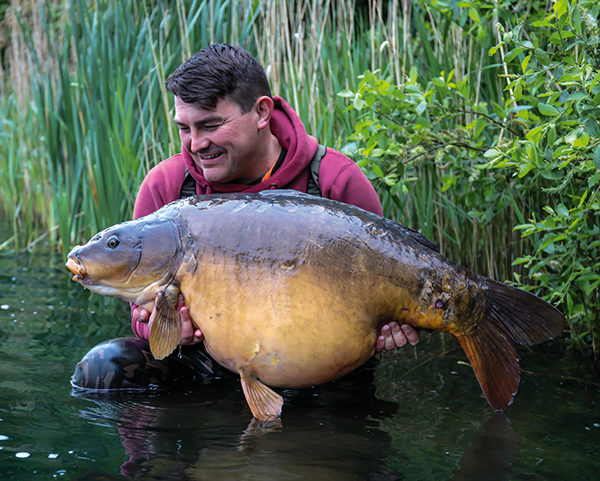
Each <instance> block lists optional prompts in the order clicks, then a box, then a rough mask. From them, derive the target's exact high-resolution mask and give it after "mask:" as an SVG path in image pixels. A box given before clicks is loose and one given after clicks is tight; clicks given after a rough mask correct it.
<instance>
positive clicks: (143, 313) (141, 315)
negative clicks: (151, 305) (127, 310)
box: [131, 306, 150, 322]
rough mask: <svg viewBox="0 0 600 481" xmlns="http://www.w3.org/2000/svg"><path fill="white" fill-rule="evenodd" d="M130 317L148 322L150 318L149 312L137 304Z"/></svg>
mask: <svg viewBox="0 0 600 481" xmlns="http://www.w3.org/2000/svg"><path fill="white" fill-rule="evenodd" d="M131 317H132V318H133V320H134V321H139V322H148V321H149V320H150V313H149V312H148V311H147V310H146V309H144V308H143V307H140V306H137V307H136V308H135V309H134V310H133V311H131Z"/></svg>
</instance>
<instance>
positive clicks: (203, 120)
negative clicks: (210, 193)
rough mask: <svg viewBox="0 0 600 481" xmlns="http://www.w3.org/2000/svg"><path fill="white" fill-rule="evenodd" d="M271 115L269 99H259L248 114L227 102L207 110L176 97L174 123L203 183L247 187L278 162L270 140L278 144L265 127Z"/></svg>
mask: <svg viewBox="0 0 600 481" xmlns="http://www.w3.org/2000/svg"><path fill="white" fill-rule="evenodd" d="M272 112H273V101H272V100H271V99H270V98H269V97H260V98H258V99H257V101H256V103H255V104H254V106H253V107H252V108H251V109H250V111H249V112H247V113H243V112H242V110H241V108H240V107H239V105H237V104H236V103H235V102H232V101H230V100H227V99H220V100H219V102H218V103H217V107H216V108H215V109H214V110H207V109H203V108H200V107H198V106H196V105H194V104H189V103H186V102H184V101H183V100H181V99H180V98H179V97H175V118H174V122H175V123H176V124H177V126H178V127H179V136H180V137H181V142H182V144H183V146H184V148H185V149H186V150H187V152H188V153H189V154H190V156H191V157H192V159H194V161H195V162H196V163H197V164H198V166H199V167H200V169H202V172H203V174H204V178H205V179H206V180H208V181H209V182H221V183H223V182H233V183H240V184H248V183H251V182H254V181H255V180H257V179H260V178H261V177H262V176H263V175H264V174H265V173H266V172H267V171H268V170H269V169H270V168H271V166H272V165H273V163H274V162H275V161H276V160H277V157H276V156H277V154H278V150H277V148H273V141H275V142H276V143H277V144H278V143H279V142H278V141H277V139H276V137H274V136H273V134H272V133H271V132H270V129H269V128H268V127H269V121H270V119H271V114H272ZM274 152H275V159H273V155H274V154H273V153H274Z"/></svg>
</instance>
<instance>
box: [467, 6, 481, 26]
mask: <svg viewBox="0 0 600 481" xmlns="http://www.w3.org/2000/svg"><path fill="white" fill-rule="evenodd" d="M469 18H470V19H471V20H473V21H474V22H475V23H479V22H481V18H480V17H479V12H478V11H477V9H476V8H473V7H469Z"/></svg>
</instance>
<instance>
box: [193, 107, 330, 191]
mask: <svg viewBox="0 0 600 481" xmlns="http://www.w3.org/2000/svg"><path fill="white" fill-rule="evenodd" d="M273 101H274V102H275V109H274V111H273V116H272V117H271V123H270V128H271V132H272V133H273V135H275V137H277V138H278V139H279V142H281V145H283V147H284V148H285V149H286V150H287V155H286V156H285V160H284V161H283V164H282V165H281V166H280V167H279V168H278V169H277V171H276V172H275V173H274V174H273V175H272V176H271V177H269V178H268V179H267V180H265V181H263V182H259V183H258V184H253V185H246V184H233V183H220V182H208V181H207V180H206V179H205V178H204V174H203V173H202V169H200V167H199V166H198V164H196V162H195V161H194V159H192V158H191V156H190V154H189V153H188V152H187V150H185V148H184V147H183V145H182V147H181V153H182V155H183V160H184V162H185V166H186V167H187V169H188V171H189V172H190V175H191V176H192V177H193V178H194V179H195V180H196V182H197V183H198V184H199V185H200V187H201V189H202V190H204V192H198V193H205V194H212V193H217V192H223V193H228V192H260V191H263V190H268V189H284V188H292V187H293V185H292V184H298V183H299V182H298V181H300V182H304V183H306V182H307V181H308V169H307V166H308V164H309V163H310V161H311V159H312V158H313V156H314V155H315V152H316V151H317V147H318V145H319V144H318V142H317V139H315V138H314V137H312V136H310V135H308V134H307V132H306V129H305V128H304V124H303V123H302V121H301V120H300V117H298V114H297V113H296V112H295V111H294V109H292V107H291V106H290V105H289V104H288V103H287V102H286V101H285V100H283V99H282V98H281V97H277V96H275V97H273ZM303 171H305V172H303Z"/></svg>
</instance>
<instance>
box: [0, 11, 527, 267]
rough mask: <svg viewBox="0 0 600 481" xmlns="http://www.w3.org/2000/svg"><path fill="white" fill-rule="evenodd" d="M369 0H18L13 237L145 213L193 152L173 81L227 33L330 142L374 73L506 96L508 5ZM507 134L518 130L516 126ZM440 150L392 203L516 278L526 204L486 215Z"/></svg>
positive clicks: (475, 258)
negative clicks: (178, 163) (179, 156)
mask: <svg viewBox="0 0 600 481" xmlns="http://www.w3.org/2000/svg"><path fill="white" fill-rule="evenodd" d="M360 5H362V8H360V9H358V10H357V4H356V1H355V0H343V1H331V0H286V1H282V0H237V1H234V0H219V1H217V0H189V1H184V0H146V1H143V2H119V1H117V0H102V1H96V2H93V3H92V4H90V3H89V2H84V1H83V0H65V1H63V2H62V3H54V4H45V3H44V2H42V1H40V2H36V1H27V0H13V1H12V2H11V9H10V10H9V12H8V15H7V19H8V20H7V22H6V26H5V36H6V37H7V38H9V40H10V42H9V45H10V50H9V52H10V54H9V55H8V56H7V58H8V59H9V62H8V67H9V69H8V72H7V74H6V75H5V79H6V81H5V84H4V86H3V88H4V89H5V91H6V92H7V93H8V94H7V95H6V96H5V97H4V98H3V99H2V101H1V105H0V109H2V113H3V114H4V115H3V119H4V120H3V123H4V125H5V126H6V133H5V135H4V136H2V137H0V138H1V139H2V140H1V141H0V154H2V155H1V157H0V174H1V175H0V178H1V179H2V180H0V182H2V184H1V185H2V188H1V189H0V203H1V204H2V206H3V209H4V211H5V212H6V213H7V214H8V216H9V217H10V218H11V219H12V221H13V225H14V226H15V229H14V236H13V241H12V246H13V247H14V248H16V249H23V248H27V246H29V245H31V243H32V242H34V241H35V239H37V238H38V237H39V236H40V235H41V234H43V233H44V232H50V233H51V236H54V237H53V238H54V240H56V241H58V242H59V245H60V246H61V248H62V250H63V253H64V252H66V251H67V250H68V249H69V248H70V246H71V245H73V244H74V243H77V242H81V241H82V240H85V239H86V238H88V237H89V236H90V235H91V234H92V233H94V232H96V231H97V230H99V229H101V228H104V227H106V226H108V225H110V224H113V223H116V222H119V221H122V220H124V219H127V218H129V217H130V215H131V211H132V207H133V202H134V198H135V194H136V191H137V188H138V186H139V184H140V182H141V180H142V178H143V177H144V175H145V174H146V173H147V171H148V170H149V169H150V168H151V167H152V166H154V165H156V164H157V163H158V162H159V161H160V160H162V159H164V158H166V157H168V156H170V155H173V154H174V153H176V152H178V151H179V149H180V147H179V140H178V136H177V133H176V131H175V130H174V129H173V126H172V125H171V123H170V121H169V118H170V115H171V111H172V99H171V96H170V95H168V94H167V92H166V91H165V88H164V86H163V80H164V78H165V76H167V75H169V74H170V73H171V72H172V71H173V70H174V69H175V68H176V67H177V66H178V65H179V64H180V63H181V62H182V61H183V60H185V59H186V58H187V57H189V55H191V54H192V53H193V52H195V51H196V50H198V49H200V48H202V47H205V46H207V45H209V44H211V43H214V42H231V43H236V44H239V45H241V46H243V47H244V48H246V49H248V50H249V51H250V52H252V53H254V54H255V55H256V56H257V57H258V58H259V60H260V61H261V62H262V63H263V65H265V67H266V70H267V73H268V76H269V79H270V81H271V84H272V87H273V91H274V93H275V94H278V95H282V96H283V97H285V98H286V99H287V100H288V101H289V102H290V103H291V104H292V106H293V107H294V108H295V109H296V110H297V111H298V113H299V114H300V116H301V118H302V119H303V120H304V122H305V124H306V126H307V129H308V130H309V132H310V133H312V134H313V135H315V136H317V137H318V138H319V140H320V141H321V142H322V143H326V144H328V145H331V146H338V147H341V146H342V145H344V144H345V143H346V142H347V137H348V136H349V135H350V133H351V132H352V131H353V128H354V124H355V123H356V119H357V118H358V115H359V113H358V112H356V111H354V110H349V111H348V110H347V106H348V104H347V102H345V101H344V99H342V98H340V97H338V96H337V95H336V94H337V93H338V92H339V91H341V90H342V89H354V88H356V86H357V84H358V82H359V80H360V79H359V76H360V75H362V73H363V72H364V71H365V70H367V69H371V70H379V72H380V75H381V76H382V77H385V76H387V77H389V78H390V79H391V80H392V81H394V82H396V83H398V84H400V85H402V84H404V83H405V82H406V79H407V76H408V72H409V71H410V70H411V68H414V69H415V70H416V72H417V73H418V75H419V77H420V78H425V79H429V78H433V77H436V76H440V75H441V74H442V73H443V72H445V74H448V73H449V72H451V71H453V72H454V76H455V79H457V81H459V80H460V81H467V82H468V85H469V88H470V91H471V94H470V96H471V97H472V98H473V99H475V101H476V103H477V102H486V103H487V104H491V103H493V102H502V101H503V100H502V99H503V95H504V93H503V88H504V83H503V82H504V81H503V79H502V78H500V77H499V76H498V73H499V70H498V67H499V66H500V65H501V64H502V62H501V60H502V59H501V58H500V52H499V53H498V54H497V56H496V57H489V56H488V55H487V53H486V52H487V49H488V48H489V47H490V46H492V45H493V44H494V43H495V42H496V40H497V35H498V33H497V31H496V30H494V25H493V20H498V18H499V16H502V15H505V16H508V17H510V15H511V14H512V12H510V11H509V9H503V8H500V7H498V6H495V7H494V8H495V10H493V12H492V13H493V15H488V17H489V18H488V20H487V21H486V22H479V23H478V22H476V21H475V20H474V18H475V17H474V14H473V12H472V10H471V9H469V8H460V7H452V8H451V7H448V6H444V5H443V4H441V3H439V2H433V1H425V0H421V1H409V0H390V1H385V2H384V1H383V0H369V1H368V2H362V3H360ZM473 5H475V3H474V4H473ZM486 8H487V7H486ZM534 8H538V7H534ZM479 11H480V12H482V13H483V11H484V10H479ZM501 20H503V21H504V22H505V23H506V22H510V18H508V19H501ZM478 29H482V31H481V32H480V31H479V30H478ZM17 85H18V86H19V88H16V86H17ZM451 96H452V97H450V98H449V99H448V105H449V106H450V107H457V108H459V107H461V105H462V99H461V98H460V97H459V96H458V95H457V94H456V92H453V93H452V94H451ZM473 120H475V116H474V114H473V113H472V112H469V111H465V112H464V113H459V114H457V115H456V124H465V125H466V124H468V123H469V122H470V121H473ZM496 134H497V136H499V137H500V138H501V137H502V135H503V133H502V131H501V129H499V130H498V131H497V132H496ZM442 150H443V149H442ZM440 159H441V160H440V161H439V162H429V163H423V164H422V165H420V166H419V167H418V168H417V170H416V176H417V177H418V181H417V182H416V183H415V184H414V191H413V192H411V193H410V194H409V195H406V194H402V193H399V194H398V195H397V196H395V198H393V199H392V198H391V197H390V196H389V194H387V193H386V192H385V191H383V190H382V192H381V193H382V200H383V204H384V208H385V214H386V215H387V216H389V217H393V218H396V219H398V220H400V221H402V222H403V223H405V224H407V225H409V226H411V227H413V228H416V229H419V230H421V231H422V232H423V233H424V234H425V235H427V236H428V237H430V238H431V239H432V240H434V241H436V242H437V243H439V244H440V246H441V247H442V250H443V252H444V253H445V254H446V255H448V256H449V257H452V258H453V259H455V260H457V261H459V262H461V263H463V264H465V265H467V266H470V267H472V268H474V269H476V270H478V271H480V272H483V273H486V274H488V275H490V276H492V277H498V278H510V277H511V272H512V271H511V270H512V267H511V262H512V260H513V259H514V258H515V257H516V256H518V255H520V250H519V249H520V247H519V246H520V242H519V241H518V238H517V235H516V234H513V233H512V227H513V226H514V225H516V224H518V223H521V222H523V219H524V217H523V216H524V215H525V214H521V212H525V205H524V202H527V200H525V201H524V200H521V199H518V198H512V199H508V200H506V199H504V202H505V204H511V205H508V206H507V208H506V209H505V210H503V212H502V214H501V215H495V216H494V218H493V221H492V222H483V223H482V222H480V221H479V220H477V219H475V218H474V216H473V215H472V212H470V211H469V209H467V208H466V207H465V203H464V197H465V196H467V195H469V193H468V192H464V190H461V186H456V187H454V188H452V189H450V190H448V191H446V192H442V191H441V186H442V185H443V177H444V175H445V170H444V169H446V168H449V169H453V168H463V169H464V168H470V167H469V166H466V167H465V166H462V167H460V165H459V164H460V163H461V162H462V161H461V156H460V155H457V154H456V153H450V152H448V153H444V152H442V154H441V155H440ZM448 164H450V167H444V165H448ZM483 187H485V185H484V184H482V188H483ZM482 198H483V197H482ZM490 199H492V198H491V197H490ZM489 202H491V200H489ZM480 208H481V209H488V208H492V209H493V206H490V205H487V206H480ZM1 242H2V240H0V243H1Z"/></svg>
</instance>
